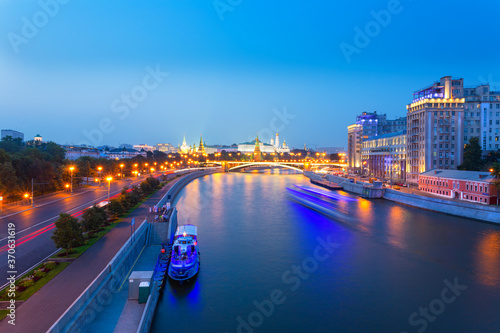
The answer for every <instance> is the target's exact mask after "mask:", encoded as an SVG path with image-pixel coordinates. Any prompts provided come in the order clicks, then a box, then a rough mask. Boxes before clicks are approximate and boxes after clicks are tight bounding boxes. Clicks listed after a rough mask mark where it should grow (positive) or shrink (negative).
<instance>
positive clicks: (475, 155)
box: [457, 137, 484, 171]
mask: <svg viewBox="0 0 500 333" xmlns="http://www.w3.org/2000/svg"><path fill="white" fill-rule="evenodd" d="M481 155H482V151H481V146H480V145H479V138H478V137H472V138H470V140H469V143H468V144H466V145H465V148H464V162H463V163H462V164H460V165H459V166H458V167H457V169H458V170H467V171H481V170H482V169H483V165H484V162H483V160H482V159H481Z"/></svg>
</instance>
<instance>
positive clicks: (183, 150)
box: [180, 134, 190, 154]
mask: <svg viewBox="0 0 500 333" xmlns="http://www.w3.org/2000/svg"><path fill="white" fill-rule="evenodd" d="M189 148H190V147H189V146H188V145H187V143H186V135H185V134H184V138H183V139H182V145H181V147H180V150H181V153H182V154H188V153H189Z"/></svg>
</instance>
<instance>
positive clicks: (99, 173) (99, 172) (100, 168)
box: [97, 166, 102, 187]
mask: <svg viewBox="0 0 500 333" xmlns="http://www.w3.org/2000/svg"><path fill="white" fill-rule="evenodd" d="M101 171H102V167H101V166H100V167H97V174H98V177H99V187H101Z"/></svg>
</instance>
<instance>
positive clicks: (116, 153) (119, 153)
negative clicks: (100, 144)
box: [106, 148, 147, 160]
mask: <svg viewBox="0 0 500 333" xmlns="http://www.w3.org/2000/svg"><path fill="white" fill-rule="evenodd" d="M139 155H140V156H144V157H146V156H147V153H146V152H141V151H138V150H136V149H126V148H116V149H111V150H110V151H108V152H106V156H107V158H109V159H113V160H122V159H125V158H133V157H136V156H139Z"/></svg>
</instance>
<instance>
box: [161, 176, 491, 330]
mask: <svg viewBox="0 0 500 333" xmlns="http://www.w3.org/2000/svg"><path fill="white" fill-rule="evenodd" d="M293 184H302V185H310V184H309V181H308V179H307V178H305V177H303V176H302V175H299V174H293V173H291V172H286V171H279V170H278V169H274V170H271V171H269V170H268V171H266V172H252V173H226V174H214V175H211V176H206V177H203V178H199V179H196V180H194V181H193V182H191V183H190V184H188V185H187V186H186V187H185V188H184V189H183V190H182V191H181V192H180V193H179V196H178V199H177V203H176V205H177V209H178V212H179V213H178V214H179V215H178V216H179V224H185V223H191V224H195V225H197V226H198V238H199V244H200V253H201V255H200V256H201V268H200V272H199V274H198V276H197V278H196V280H194V281H193V282H191V283H187V284H183V285H177V284H171V283H167V284H166V288H165V290H164V292H163V295H162V296H161V297H160V300H159V303H158V307H157V310H156V313H155V318H154V321H153V325H152V332H176V333H179V332H246V333H249V332H396V333H401V332H407V333H410V332H424V331H425V332H500V315H499V307H500V227H498V226H496V225H492V224H488V223H482V222H479V221H474V220H468V219H464V218H459V217H454V216H450V215H444V214H440V213H436V212H430V211H426V210H422V209H417V208H412V207H407V206H403V205H399V204H396V203H393V202H389V201H385V200H383V199H380V200H365V199H361V198H359V197H357V196H354V195H350V194H348V193H345V192H338V193H339V194H341V195H342V196H343V199H342V200H339V201H338V202H337V204H336V210H337V211H338V212H340V213H341V217H339V218H338V219H332V218H328V217H326V216H324V215H321V214H319V213H317V212H315V211H312V210H310V209H308V208H306V207H304V206H302V205H300V204H299V203H297V202H295V201H292V200H291V199H290V198H289V197H288V196H287V191H286V188H287V187H289V186H293ZM311 186H312V185H311Z"/></svg>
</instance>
